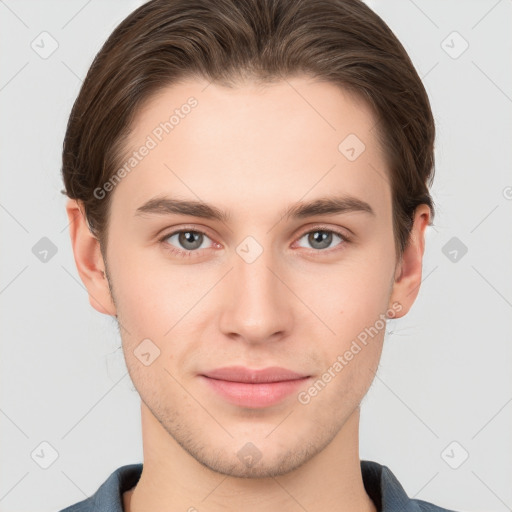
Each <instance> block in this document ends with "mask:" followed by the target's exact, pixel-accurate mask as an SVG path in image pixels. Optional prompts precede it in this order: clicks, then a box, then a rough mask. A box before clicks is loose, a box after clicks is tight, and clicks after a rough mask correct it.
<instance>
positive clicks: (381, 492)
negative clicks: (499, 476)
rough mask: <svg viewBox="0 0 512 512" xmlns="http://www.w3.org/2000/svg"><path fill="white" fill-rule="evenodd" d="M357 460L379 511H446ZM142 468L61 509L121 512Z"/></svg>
mask: <svg viewBox="0 0 512 512" xmlns="http://www.w3.org/2000/svg"><path fill="white" fill-rule="evenodd" d="M360 462H361V472H362V477H363V484H364V487H365V490H366V492H367V494H368V496H370V498H371V499H372V501H373V502H374V503H375V507H376V508H377V511H378V512H422V511H424V510H431V511H432V512H437V511H439V512H443V511H445V510H446V509H442V508H439V507H437V506H435V505H432V504H429V503H426V502H422V501H420V500H413V499H410V498H409V497H408V496H407V494H406V492H405V490H404V488H403V487H402V486H401V485H400V482H399V481H398V480H397V478H396V477H395V475H394V474H393V473H392V472H391V470H390V469H389V468H388V467H387V466H383V465H381V464H379V463H377V462H373V461H369V460H361V461H360ZM142 467H143V465H142V463H139V464H128V465H125V466H121V467H119V468H117V469H116V470H115V471H114V472H113V473H112V474H111V475H110V476H109V477H108V478H107V480H106V481H105V482H104V483H103V484H102V485H101V486H100V487H99V489H98V490H97V491H96V492H95V493H94V494H93V495H92V496H91V497H89V498H87V499H86V500H84V501H82V502H80V503H77V504H76V505H75V506H72V507H69V509H65V510H62V511H61V512H88V511H89V510H91V511H92V510H101V511H104V512H124V511H123V493H124V492H125V491H128V490H129V489H131V488H132V487H134V486H135V485H136V484H137V482H138V481H139V478H140V475H141V474H142ZM420 503H423V504H425V505H427V507H428V508H425V507H420ZM89 505H90V507H89ZM75 507H76V508H75ZM447 512H450V511H447Z"/></svg>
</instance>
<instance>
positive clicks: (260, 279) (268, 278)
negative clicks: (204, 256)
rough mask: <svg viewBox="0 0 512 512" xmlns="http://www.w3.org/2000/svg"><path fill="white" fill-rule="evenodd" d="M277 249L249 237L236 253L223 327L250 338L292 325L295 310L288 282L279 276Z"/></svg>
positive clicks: (284, 329)
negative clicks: (281, 279) (289, 293)
mask: <svg viewBox="0 0 512 512" xmlns="http://www.w3.org/2000/svg"><path fill="white" fill-rule="evenodd" d="M276 266H277V264H276V261H275V258H274V256H273V251H272V250H271V248H270V247H265V248H264V247H263V244H261V243H259V242H258V241H256V239H254V238H253V237H247V238H246V239H245V240H243V241H242V242H241V243H240V244H239V245H238V246H237V248H236V254H233V267H234V268H233V271H232V272H231V273H230V274H231V277H230V283H231V285H230V287H229V292H228V297H227V303H226V304H225V306H226V308H225V310H224V312H223V318H222V329H223V331H224V332H225V333H226V334H229V333H230V334H231V335H233V334H238V335H240V336H241V337H243V338H245V339H247V341H253V342H254V341H265V340H266V339H268V338H269V337H271V336H273V335H275V334H276V333H281V335H283V334H284V333H286V332H287V331H288V329H289V323H288V322H289V321H290V318H291V314H290V311H289V309H288V308H289V301H288V300H286V297H285V295H284V293H285V291H286V290H284V289H283V288H285V287H284V285H283V284H282V283H281V282H280V280H279V279H278V278H277V277H276V275H275V274H276V273H277V274H278V275H279V272H276V270H275V267H276Z"/></svg>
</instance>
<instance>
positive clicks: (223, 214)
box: [63, 0, 446, 512]
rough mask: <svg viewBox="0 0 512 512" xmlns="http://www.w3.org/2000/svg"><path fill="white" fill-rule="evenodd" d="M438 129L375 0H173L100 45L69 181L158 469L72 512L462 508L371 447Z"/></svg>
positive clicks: (95, 283)
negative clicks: (369, 401)
mask: <svg viewBox="0 0 512 512" xmlns="http://www.w3.org/2000/svg"><path fill="white" fill-rule="evenodd" d="M433 143H434V123H433V119H432V114H431V111H430V106H429V102H428V98H427V95H426V93H425V90H424V88H423V86H422V84H421V81H420V79H419V77H418V75H417V73H416V72H415V70H414V67H413V66H412V63H411V62H410V60H409V58H408V56H407V54H406V52H405V50H404V49H403V47H402V46H401V45H400V43H399V42H398V41H397V39H396V38H395V36H394V35H393V34H392V32H391V31H390V30H389V28H388V27H387V26H386V25H385V23H384V22H383V21H382V20H381V19H380V18H379V17H378V16H377V15H376V14H375V13H373V12H372V11H371V10H370V9H369V8H368V7H366V6H365V5H364V4H363V3H362V2H359V1H357V0H350V1H335V0H330V1H320V0H318V1H317V0H294V1H289V0H221V1H217V0H216V1H215V2H213V1H209V0H193V1H190V0H165V1H164V0H153V1H151V2H148V3H147V4H144V5H143V6H141V7H140V8H139V9H137V10H136V11H135V12H134V13H132V14H131V15H130V16H128V18H126V19H125V20H124V21H123V22H122V23H121V24H120V25H119V26H118V27H117V28H116V30H115V31H114V32H113V33H112V35H111V36H110V38H109V39H108V40H107V42H106V43H105V45H104V46H103V48H102V49H101V50H100V52H99V54H98V55H97V57H96V59H95V61H94V63H93V65H92V66H91V69H90V70H89V73H88V75H87V77H86V80H85V81H84V84H83V86H82V89H81V91H80V94H79V96H78V98H77V100H76V102H75V105H74V107H73V111H72V113H71V116H70V120H69V124H68V128H67V133H66V138H65V141H64V149H63V177H64V183H65V186H66V193H67V194H68V196H69V198H70V199H69V201H68V203H67V213H68V216H69V219H70V234H71V240H72V246H73V251H74V256H75V262H76V265H77V269H78V272H79V274H80V277H81V279H82V280H83V282H84V284H85V286H86V287H87V290H88V292H89V298H90V302H91V305H92V306H93V307H94V308H95V309H97V310H98V311H99V312H101V313H104V314H108V315H112V316H115V317H116V318H117V321H118V325H119V329H120V334H121V338H122V345H123V351H124V355H125V360H126V364H127V368H128V371H129V373H130V377H131V379H132V381H133V383H134V385H135V387H136V389H137V391H138V393H139V395H140V397H141V417H142V431H143V447H144V463H143V465H142V464H134V465H129V466H123V467H121V468H118V469H117V470H116V471H115V472H114V473H112V475H111V476H110V477H109V478H108V479H107V481H106V482H105V483H104V484H103V485H102V486H101V487H100V489H99V490H98V491H97V492H96V493H95V495H94V496H92V497H91V498H89V499H87V500H84V501H83V502H81V503H79V504H76V505H74V506H72V507H69V508H67V509H66V511H68V512H71V511H75V512H76V511H88V510H91V511H92V510H102V511H103V510H104V511H117V512H119V511H121V510H124V511H126V512H142V511H146V510H188V511H194V510H199V511H202V510H208V511H212V512H213V511H218V510H233V511H235V510H237V511H238V510H243V511H253V510H265V511H288V510H290V511H292V510H299V509H302V510H307V511H316V510H324V511H325V510H329V511H331V510H332V511H334V510H339V511H355V510H357V511H361V512H363V511H365V512H375V511H384V512H388V511H391V510H393V511H394V510H401V511H419V510H428V511H442V510H446V509H442V508H439V507H436V506H435V505H432V504H429V503H427V502H424V501H420V500H411V499H409V498H408V497H407V495H406V493H405V491H404V490H403V488H402V487H401V485H400V484H399V482H398V481H397V479H396V478H395V477H394V475H393V474H392V472H391V471H390V470H389V469H388V468H387V467H385V466H382V465H380V464H378V463H376V462H371V461H360V459H359V447H358V428H359V406H360V403H361V400H362V399H363V397H364V396H365V394H366V392H367V391H368V389H369V387H370V385H371V383H372V380H373V378H374V376H375V372H376V370H377V367H378V363H379V358H380V355H381V351H382V345H383V341H384V333H385V325H386V320H387V319H388V318H397V317H401V316H403V315H405V314H406V313H407V312H408V311H409V309H410V308H411V306H412V304H413V302H414V300H415V298H416V296H417V294H418V290H419V286H420V283H421V274H422V257H423V253H424V234H425V228H426V226H427V225H429V223H431V221H432V215H433V203H432V199H431V197H430V195H429V192H428V185H429V184H430V182H431V180H432V176H433V162H434V158H433Z"/></svg>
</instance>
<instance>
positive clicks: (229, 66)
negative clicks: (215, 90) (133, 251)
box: [62, 0, 435, 255]
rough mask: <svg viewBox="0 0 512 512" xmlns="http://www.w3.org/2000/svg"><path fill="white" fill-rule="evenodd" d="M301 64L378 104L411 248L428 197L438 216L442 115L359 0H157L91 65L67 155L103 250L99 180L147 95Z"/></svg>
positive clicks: (401, 224) (65, 162)
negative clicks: (435, 190)
mask: <svg viewBox="0 0 512 512" xmlns="http://www.w3.org/2000/svg"><path fill="white" fill-rule="evenodd" d="M300 74H304V75H309V76H313V77H317V78H319V79H321V80H327V81H329V82H332V83H334V84H337V85H339V86H340V87H342V88H344V89H345V90H348V91H351V92H354V93H356V94H357V95H359V96H360V97H362V98H363V99H364V100H365V101H366V102H367V103H368V104H369V105H370V106H371V108H372V110H373V112H374V113H375V115H376V119H377V122H378V127H377V134H378V136H379V140H380V142H381V144H382V146H383V148H384V153H385V155H386V160H387V164H388V167H389V172H390V175H389V180H390V186H391V192H392V198H393V200H392V203H393V204H392V206H393V230H394V237H395V247H396V251H397V254H399V255H401V254H402V252H403V250H404V249H405V247H406V245H407V241H408V239H409V234H410V229H411V227H412V221H413V216H414V210H415V209H416V207H417V206H418V205H420V204H427V205H428V206H429V207H430V210H431V218H433V215H434V205H433V200H432V198H431V196H430V193H429V186H430V185H431V184H432V180H433V176H434V138H435V126H434V119H433V116H432V112H431V109H430V103H429V100H428V96H427V93H426V91H425V88H424V87H423V84H422V82H421V79H420V77H419V76H418V74H417V72H416V70H415V69H414V66H413V64H412V62H411V60H410V58H409V56H408V55H407V53H406V51H405V49H404V48H403V46H402V45H401V43H400V42H399V41H398V39H397V38H396V37H395V35H394V34H393V32H392V31H391V30H390V29H389V27H388V26H387V25H386V23H384V21H383V20H382V19H381V18H380V17H379V16H378V15H377V14H376V13H374V12H373V11H372V10H371V9H370V8H369V7H367V6H366V5H365V4H364V3H363V2H362V1H359V0H151V1H149V2H147V3H145V4H143V5H142V6H141V7H139V8H138V9H136V10H135V11H134V12H132V13H131V14H130V15H129V16H128V17H127V18H126V19H125V20H123V21H122V22H121V23H120V24H119V25H118V26H117V27H116V29H115V30H114V31H113V33H112V34H111V35H110V37H109V38H108V40H107V41H106V42H105V44H104V45H103V47H102V48H101V50H100V51H99V52H98V54H97V55H96V57H95V59H94V61H93V63H92V65H91V67H90V69H89V72H88V73H87V76H86V78H85V80H84V83H83V85H82V88H81V90H80V93H79V94H78V97H77V99H76V101H75V103H74V105H73V109H72V111H71V114H70V117H69V121H68V125H67V130H66V135H65V138H64V145H63V154H62V175H63V179H64V185H65V193H66V194H67V195H68V196H69V197H70V198H73V199H78V200H80V201H82V202H83V205H84V209H85V215H86V218H87V221H88V223H89V226H90V229H91V232H92V233H93V234H94V235H95V236H96V237H97V238H98V240H99V241H100V245H101V246H102V248H103V250H104V249H105V248H106V242H107V225H108V215H109V203H110V201H109V199H110V197H111V194H108V195H107V196H106V197H105V198H104V199H98V198H97V197H96V195H95V194H94V190H96V189H97V187H101V186H102V185H103V184H104V183H106V182H107V181H109V179H111V177H112V176H113V175H114V173H115V172H116V170H117V169H118V167H119V165H120V162H119V161H118V160H119V157H120V154H121V152H122V150H123V144H122V142H123V140H124V139H125V137H126V135H127V134H128V133H129V131H130V128H131V123H132V122H133V119H134V116H135V115H136V113H137V111H138V109H139V108H140V106H141V105H142V103H143V102H144V101H147V100H148V99H149V98H150V97H151V96H152V95H153V94H154V93H156V92H157V91H159V90H161V89H162V88H164V87H167V86H170V85H172V84H173V83H176V82H177V81H178V80H182V79H186V78H195V77H199V78H205V79H207V80H208V81H210V82H215V83H219V84H222V85H226V86H233V85H236V84H237V80H239V79H241V78H247V77H249V78H251V79H253V80H255V81H258V82H261V83H263V84H264V83H267V82H268V83H270V82H272V81H275V80H279V79H283V78H287V77H290V76H292V75H300ZM340 142H341V141H340ZM63 192H64V191H63Z"/></svg>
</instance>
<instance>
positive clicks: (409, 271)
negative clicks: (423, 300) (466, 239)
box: [389, 204, 430, 318]
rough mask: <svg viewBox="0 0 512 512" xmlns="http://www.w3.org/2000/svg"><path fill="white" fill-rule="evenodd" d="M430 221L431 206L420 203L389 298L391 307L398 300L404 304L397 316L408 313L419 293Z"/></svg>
mask: <svg viewBox="0 0 512 512" xmlns="http://www.w3.org/2000/svg"><path fill="white" fill-rule="evenodd" d="M429 221H430V208H429V207H428V205H426V204H421V205H419V206H418V207H417V208H416V211H415V213H414V222H413V226H412V229H411V233H410V235H409V241H408V243H407V246H406V248H405V249H404V252H403V254H402V258H401V260H400V264H399V265H398V266H397V269H396V271H395V280H394V283H393V291H392V293H391V297H390V300H389V304H390V307H391V305H392V304H394V303H396V302H398V303H400V304H401V306H402V308H401V310H400V314H398V315H396V318H400V317H402V316H405V315H406V314H407V312H408V311H409V310H410V309H411V307H412V305H413V303H414V301H415V300H416V297H417V295H418V293H419V289H420V284H421V276H422V266H423V254H424V252H425V229H426V227H427V226H428V224H429Z"/></svg>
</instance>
